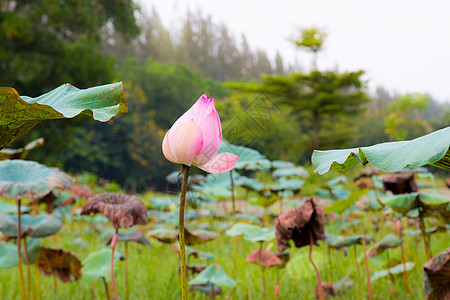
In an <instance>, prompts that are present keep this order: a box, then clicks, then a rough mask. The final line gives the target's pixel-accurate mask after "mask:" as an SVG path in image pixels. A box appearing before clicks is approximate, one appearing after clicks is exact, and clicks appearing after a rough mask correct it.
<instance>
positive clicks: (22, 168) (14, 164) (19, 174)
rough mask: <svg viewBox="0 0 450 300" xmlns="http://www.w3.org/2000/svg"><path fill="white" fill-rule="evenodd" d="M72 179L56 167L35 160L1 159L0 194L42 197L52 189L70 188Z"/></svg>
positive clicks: (13, 196)
mask: <svg viewBox="0 0 450 300" xmlns="http://www.w3.org/2000/svg"><path fill="white" fill-rule="evenodd" d="M71 186H72V179H71V178H70V177H69V176H68V175H67V174H65V173H64V172H62V171H60V170H58V169H56V168H48V167H46V166H44V165H41V164H39V163H37V162H34V161H28V160H19V159H17V160H4V161H0V195H1V196H5V197H9V198H16V199H20V198H23V197H26V198H32V199H36V198H41V197H43V196H45V195H47V194H48V193H49V192H50V191H51V190H53V189H55V188H60V189H63V190H68V189H70V188H71Z"/></svg>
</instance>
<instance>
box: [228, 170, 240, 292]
mask: <svg viewBox="0 0 450 300" xmlns="http://www.w3.org/2000/svg"><path fill="white" fill-rule="evenodd" d="M230 187H231V204H232V209H233V224H236V201H235V198H234V180H233V170H231V171H230ZM237 248H238V240H237V236H235V237H234V249H233V279H234V280H236V274H237ZM233 299H236V289H235V288H234V289H233Z"/></svg>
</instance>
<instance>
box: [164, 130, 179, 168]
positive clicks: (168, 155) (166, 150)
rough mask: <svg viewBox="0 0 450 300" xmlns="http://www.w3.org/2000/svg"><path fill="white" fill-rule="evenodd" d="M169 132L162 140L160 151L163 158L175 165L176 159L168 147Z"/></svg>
mask: <svg viewBox="0 0 450 300" xmlns="http://www.w3.org/2000/svg"><path fill="white" fill-rule="evenodd" d="M169 132H170V129H169V131H167V133H166V135H165V136H164V139H163V143H162V146H163V147H162V150H163V154H164V156H165V157H166V158H167V159H168V160H169V161H171V162H173V163H176V159H175V156H173V154H172V152H171V151H170V146H169V137H168V136H169Z"/></svg>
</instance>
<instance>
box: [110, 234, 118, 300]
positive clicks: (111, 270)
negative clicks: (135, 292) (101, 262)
mask: <svg viewBox="0 0 450 300" xmlns="http://www.w3.org/2000/svg"><path fill="white" fill-rule="evenodd" d="M118 240H119V229H118V228H116V231H115V232H114V235H113V238H112V240H111V269H110V273H111V288H112V291H113V297H114V300H119V296H118V295H117V288H116V283H115V281H114V250H115V249H116V245H117V241H118Z"/></svg>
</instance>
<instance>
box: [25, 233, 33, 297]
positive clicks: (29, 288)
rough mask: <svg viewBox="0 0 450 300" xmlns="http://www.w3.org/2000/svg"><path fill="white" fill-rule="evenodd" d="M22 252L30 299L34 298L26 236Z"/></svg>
mask: <svg viewBox="0 0 450 300" xmlns="http://www.w3.org/2000/svg"><path fill="white" fill-rule="evenodd" d="M23 252H24V254H25V264H26V265H27V281H28V284H27V289H28V290H27V294H28V295H31V299H34V288H33V287H32V283H31V269H30V268H31V266H30V256H29V255H28V247H27V238H26V237H24V238H23Z"/></svg>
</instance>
